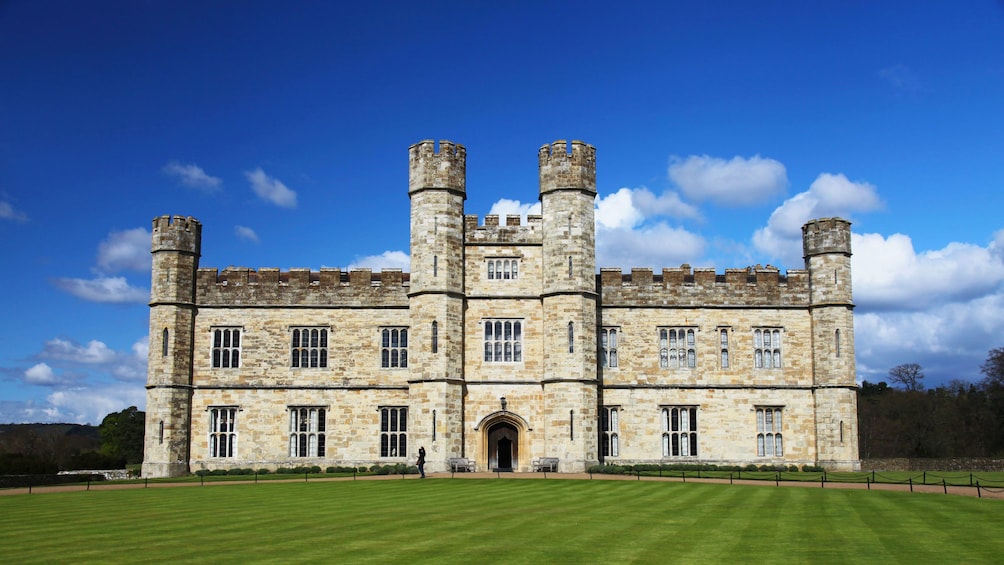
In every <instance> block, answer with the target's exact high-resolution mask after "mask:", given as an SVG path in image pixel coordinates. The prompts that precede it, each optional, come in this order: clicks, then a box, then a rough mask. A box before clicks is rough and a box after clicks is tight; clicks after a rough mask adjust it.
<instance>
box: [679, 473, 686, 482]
mask: <svg viewBox="0 0 1004 565" xmlns="http://www.w3.org/2000/svg"><path fill="white" fill-rule="evenodd" d="M680 474H682V475H683V482H687V472H686V471H680Z"/></svg>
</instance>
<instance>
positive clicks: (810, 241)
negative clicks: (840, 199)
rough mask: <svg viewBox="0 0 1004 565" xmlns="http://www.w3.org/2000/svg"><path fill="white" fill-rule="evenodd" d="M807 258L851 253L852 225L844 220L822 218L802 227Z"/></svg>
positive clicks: (803, 245)
mask: <svg viewBox="0 0 1004 565" xmlns="http://www.w3.org/2000/svg"><path fill="white" fill-rule="evenodd" d="M802 249H803V251H804V252H805V257H806V258H808V257H812V256H815V255H821V254H824V253H843V254H846V255H850V253H851V223H850V222H849V221H847V220H845V219H843V218H820V219H817V220H811V221H809V222H807V223H806V224H805V225H804V226H802Z"/></svg>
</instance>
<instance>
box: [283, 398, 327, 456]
mask: <svg viewBox="0 0 1004 565" xmlns="http://www.w3.org/2000/svg"><path fill="white" fill-rule="evenodd" d="M326 412H327V411H326V410H325V409H324V408H321V407H295V408H290V409H289V456H290V457H324V444H325V441H324V425H325V422H324V416H325V413H326Z"/></svg>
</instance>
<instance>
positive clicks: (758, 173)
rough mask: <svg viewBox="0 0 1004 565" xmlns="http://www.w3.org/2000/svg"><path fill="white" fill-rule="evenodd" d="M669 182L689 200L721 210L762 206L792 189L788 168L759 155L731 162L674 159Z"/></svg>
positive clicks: (703, 159)
mask: <svg viewBox="0 0 1004 565" xmlns="http://www.w3.org/2000/svg"><path fill="white" fill-rule="evenodd" d="M669 178H670V179H671V180H672V181H673V182H674V183H676V185H677V186H679V187H680V190H681V191H682V192H683V194H684V195H685V196H687V197H688V198H690V199H692V200H697V201H701V200H708V201H711V202H714V203H715V204H718V205H720V206H748V205H751V204H760V203H763V202H764V201H765V200H767V199H768V198H770V197H772V196H774V195H776V194H780V193H783V192H784V190H785V187H786V186H787V185H788V174H787V172H786V171H785V168H784V165H782V164H781V163H780V162H778V161H775V160H774V159H769V158H765V157H761V156H759V155H754V156H753V157H750V158H748V159H747V158H744V157H739V156H736V157H733V158H732V159H730V160H728V161H726V160H725V159H722V158H719V157H711V156H709V155H700V156H698V155H691V156H689V157H687V158H685V159H684V158H680V157H672V158H670V165H669Z"/></svg>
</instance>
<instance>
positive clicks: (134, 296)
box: [53, 276, 150, 304]
mask: <svg viewBox="0 0 1004 565" xmlns="http://www.w3.org/2000/svg"><path fill="white" fill-rule="evenodd" d="M53 282H54V284H55V285H56V287H57V288H59V289H61V290H63V291H65V292H68V293H70V294H72V295H74V296H76V297H77V298H82V299H84V300H89V301H91V302H104V303H111V304H125V303H145V302H147V301H148V300H149V299H150V291H149V290H146V289H142V288H136V287H134V286H131V285H130V284H129V282H128V281H126V279H125V277H102V276H99V277H97V278H95V279H92V280H87V279H76V278H57V279H54V281H53Z"/></svg>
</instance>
